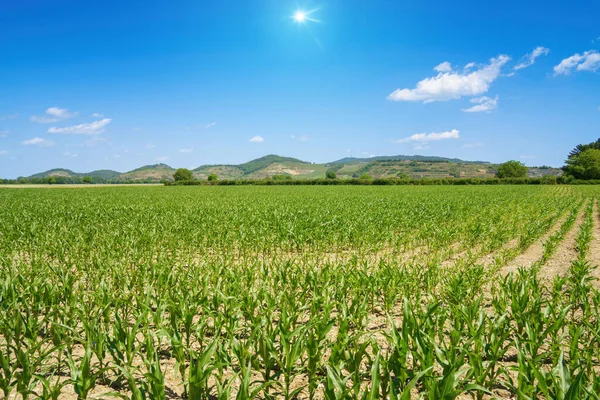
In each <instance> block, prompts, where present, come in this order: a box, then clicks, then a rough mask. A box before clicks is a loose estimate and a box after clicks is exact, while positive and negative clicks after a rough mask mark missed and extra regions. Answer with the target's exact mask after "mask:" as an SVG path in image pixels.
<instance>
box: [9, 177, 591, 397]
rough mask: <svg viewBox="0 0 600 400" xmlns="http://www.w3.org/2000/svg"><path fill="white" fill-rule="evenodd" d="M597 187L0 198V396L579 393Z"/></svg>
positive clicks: (83, 192) (124, 191)
mask: <svg viewBox="0 0 600 400" xmlns="http://www.w3.org/2000/svg"><path fill="white" fill-rule="evenodd" d="M599 195H600V189H599V188H598V187H596V186H527V187H525V186H494V187H479V186H465V187H445V186H431V187H416V186H415V187H375V186H374V187H360V186H357V187H346V186H344V187H310V186H309V187H284V186H273V187H245V186H244V187H216V186H215V187H115V188H108V187H98V188H81V189H72V190H69V189H54V190H45V189H20V190H1V189H0V213H1V215H2V218H0V398H24V399H27V398H38V397H41V398H45V399H53V398H60V399H63V398H64V399H85V398H115V397H117V398H119V397H120V398H132V399H136V400H139V399H167V398H172V399H175V398H191V399H205V398H206V399H208V398H219V399H229V398H237V399H249V398H260V399H294V398H299V399H377V398H389V399H410V398H424V399H455V398H458V399H471V398H473V399H489V398H517V397H518V398H524V399H538V398H546V399H585V398H590V399H598V398H599V397H598V395H597V393H600V318H599V317H600V315H599V305H600V292H599V291H598V287H599V286H598V282H597V280H596V279H597V277H598V271H597V270H596V269H595V265H596V264H597V263H598V262H600V259H599V257H600V214H599V210H598V201H597V198H598V196H599Z"/></svg>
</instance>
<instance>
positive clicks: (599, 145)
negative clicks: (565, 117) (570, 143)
mask: <svg viewBox="0 0 600 400" xmlns="http://www.w3.org/2000/svg"><path fill="white" fill-rule="evenodd" d="M589 149H596V150H600V139H598V140H596V141H595V142H592V143H588V144H578V145H577V146H575V148H574V149H573V150H571V152H570V153H569V158H573V157H576V156H577V155H579V153H581V152H583V151H586V150H589Z"/></svg>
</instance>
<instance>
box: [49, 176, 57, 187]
mask: <svg viewBox="0 0 600 400" xmlns="http://www.w3.org/2000/svg"><path fill="white" fill-rule="evenodd" d="M55 183H56V178H55V177H53V176H51V177H49V178H48V184H50V185H54V184H55Z"/></svg>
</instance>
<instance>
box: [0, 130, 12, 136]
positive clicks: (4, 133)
mask: <svg viewBox="0 0 600 400" xmlns="http://www.w3.org/2000/svg"><path fill="white" fill-rule="evenodd" d="M9 134H10V131H0V138H5V137H7V136H8V135H9Z"/></svg>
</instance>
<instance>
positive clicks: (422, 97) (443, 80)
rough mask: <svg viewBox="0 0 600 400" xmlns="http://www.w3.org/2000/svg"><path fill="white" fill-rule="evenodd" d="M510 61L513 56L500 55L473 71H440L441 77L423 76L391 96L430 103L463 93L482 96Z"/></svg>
mask: <svg viewBox="0 0 600 400" xmlns="http://www.w3.org/2000/svg"><path fill="white" fill-rule="evenodd" d="M509 60H510V57H509V56H506V55H499V56H498V57H495V58H492V59H491V60H490V63H489V64H487V65H484V66H482V67H480V68H479V69H476V70H474V71H473V72H469V73H467V72H465V73H460V72H440V73H439V74H438V75H437V76H434V77H432V78H426V79H423V80H422V81H420V82H419V83H417V87H416V88H414V89H397V90H396V91H394V92H393V93H392V94H390V95H389V96H388V100H392V101H422V102H424V103H430V102H433V101H447V100H453V99H459V98H461V97H462V96H478V95H481V94H484V93H486V92H487V91H488V90H489V89H490V86H491V84H492V83H493V82H494V81H495V80H496V79H497V78H498V77H499V76H500V71H501V69H502V67H503V66H504V65H505V64H506V63H507V62H508V61H509ZM440 65H441V64H440ZM467 65H469V64H467Z"/></svg>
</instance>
